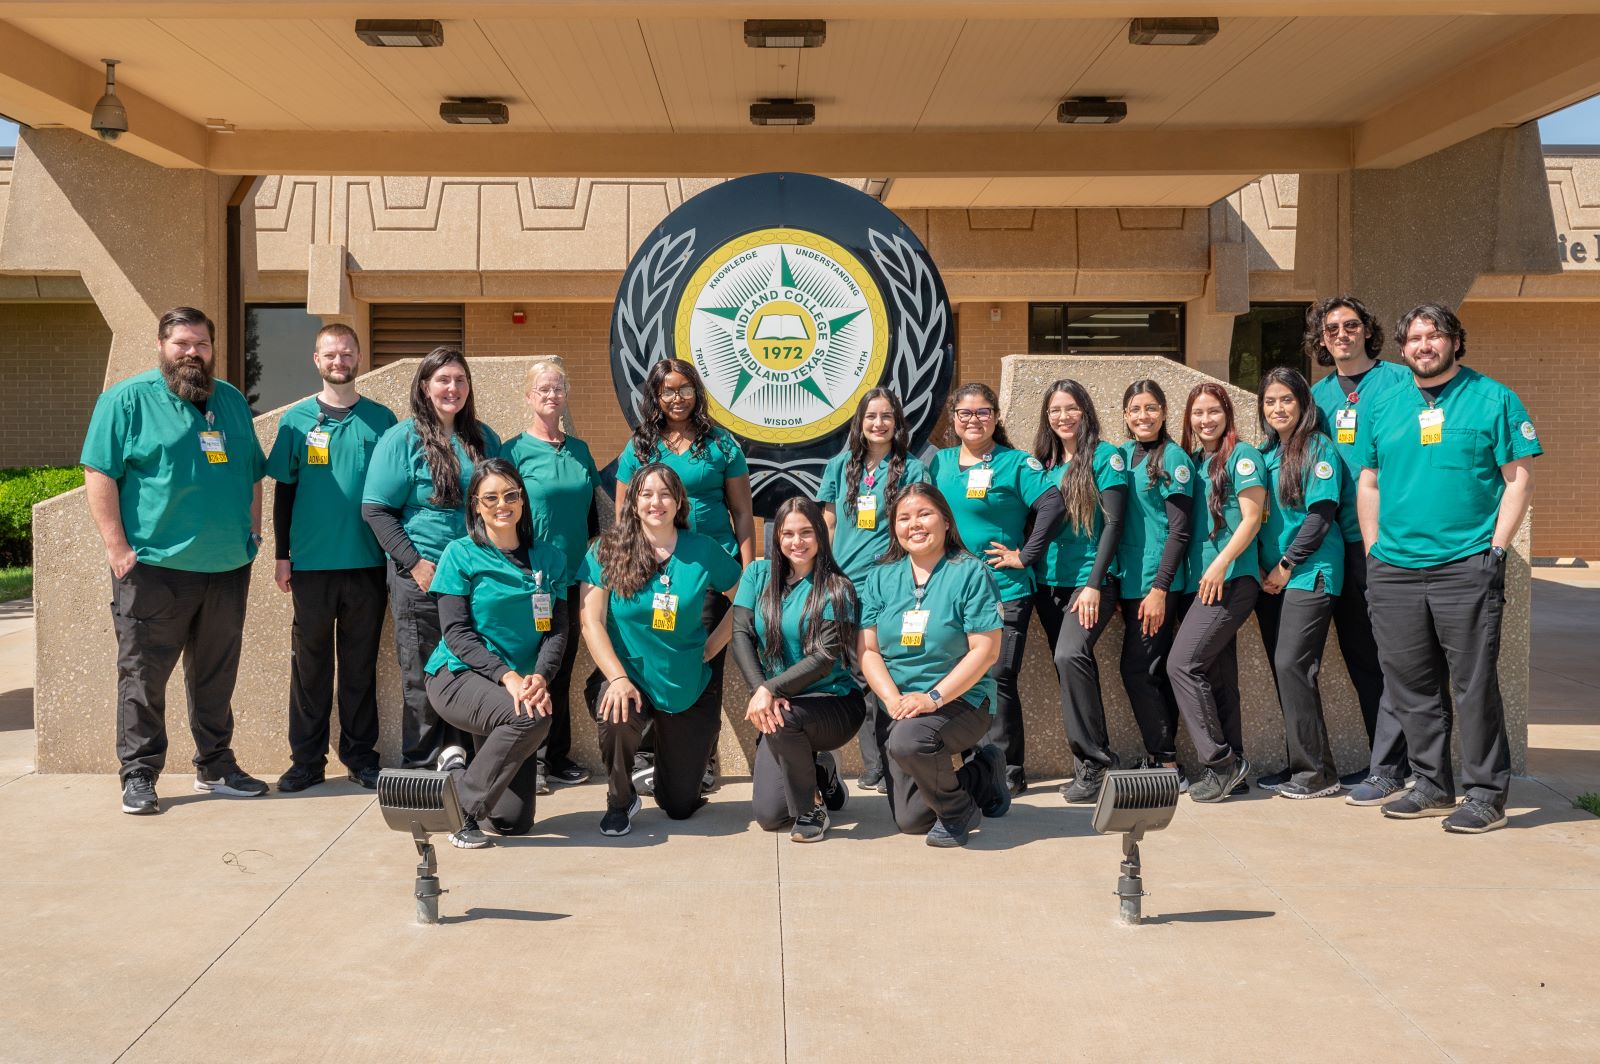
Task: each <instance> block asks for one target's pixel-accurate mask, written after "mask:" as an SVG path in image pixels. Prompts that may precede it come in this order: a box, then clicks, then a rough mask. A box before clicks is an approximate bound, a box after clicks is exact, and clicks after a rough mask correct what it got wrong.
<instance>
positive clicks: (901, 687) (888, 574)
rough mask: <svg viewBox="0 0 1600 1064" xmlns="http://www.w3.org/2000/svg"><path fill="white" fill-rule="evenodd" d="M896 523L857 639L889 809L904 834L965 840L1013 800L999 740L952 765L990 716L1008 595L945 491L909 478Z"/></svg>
mask: <svg viewBox="0 0 1600 1064" xmlns="http://www.w3.org/2000/svg"><path fill="white" fill-rule="evenodd" d="M889 523H890V528H891V529H892V530H893V539H892V540H891V542H890V544H889V549H888V551H887V552H885V554H884V557H883V563H882V564H880V565H878V566H876V567H875V568H874V569H873V570H872V575H871V576H869V577H868V578H867V586H866V588H865V589H864V590H863V591H862V594H861V639H860V656H861V671H862V673H863V674H864V675H865V676H866V678H867V683H868V684H870V685H871V687H872V691H873V693H874V694H876V695H877V696H878V698H879V699H880V700H881V701H882V703H883V710H882V711H881V712H879V714H878V721H877V728H878V748H879V749H880V750H882V751H883V754H884V763H885V765H886V767H887V768H888V774H889V806H890V808H891V809H892V810H893V811H894V819H895V823H896V824H897V825H898V826H899V828H900V830H901V831H903V832H905V833H906V834H908V835H911V834H921V833H923V832H926V833H927V841H928V845H929V846H964V845H966V842H967V833H968V832H969V831H971V830H972V828H973V827H974V826H975V825H976V824H977V823H978V820H979V819H980V817H982V816H989V817H997V816H1004V815H1005V814H1006V811H1007V810H1008V809H1009V808H1010V806H1011V792H1010V790H1009V788H1007V786H1006V766H1005V755H1004V754H1002V753H1001V752H1000V748H999V747H997V746H995V745H994V744H993V743H990V744H988V745H985V746H984V747H983V748H982V749H981V750H979V751H978V752H977V754H976V755H975V756H974V757H973V758H972V760H971V761H968V762H967V763H966V764H965V765H963V766H962V767H961V769H960V771H957V770H955V769H953V768H951V765H950V758H951V755H952V754H957V755H959V754H961V753H962V752H963V751H965V750H968V749H971V748H972V747H974V746H976V745H977V744H978V743H980V742H982V741H983V736H984V734H985V733H986V732H987V731H988V730H989V723H990V718H991V717H992V716H993V715H994V711H995V681H994V678H993V677H992V676H990V675H989V669H990V668H991V667H992V666H993V665H994V663H995V660H996V659H997V658H998V657H999V655H1000V630H1001V626H1002V616H1003V614H1002V610H1001V606H1000V592H999V590H998V589H997V588H996V587H995V582H994V577H993V576H991V575H990V573H989V567H988V566H986V565H985V564H984V563H983V562H981V561H979V560H978V559H977V558H975V557H973V556H972V555H971V554H969V553H967V550H966V548H965V547H964V546H963V545H962V542H961V537H960V535H959V534H958V533H957V532H956V529H955V521H954V519H953V518H952V517H951V515H950V504H949V503H947V502H945V499H944V496H943V495H942V494H940V493H939V490H938V489H937V488H935V487H933V486H932V485H930V484H912V485H909V486H908V487H907V488H906V489H905V491H903V492H901V494H900V496H899V497H898V498H897V499H896V500H895V501H894V503H893V505H892V507H891V509H890V513H889Z"/></svg>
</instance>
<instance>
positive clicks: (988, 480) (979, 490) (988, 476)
mask: <svg viewBox="0 0 1600 1064" xmlns="http://www.w3.org/2000/svg"><path fill="white" fill-rule="evenodd" d="M993 483H994V470H993V469H991V468H990V467H988V466H985V465H976V466H973V467H972V468H971V469H969V470H967V498H969V499H982V498H984V497H985V496H987V495H988V494H989V486H990V485H991V484H993Z"/></svg>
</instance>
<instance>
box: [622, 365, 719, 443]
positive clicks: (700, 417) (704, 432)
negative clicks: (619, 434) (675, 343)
mask: <svg viewBox="0 0 1600 1064" xmlns="http://www.w3.org/2000/svg"><path fill="white" fill-rule="evenodd" d="M670 373H681V374H682V375H683V376H685V377H687V378H688V379H689V384H690V385H691V386H692V387H693V388H694V406H693V407H692V408H691V409H690V411H689V425H690V427H691V428H692V429H693V430H694V442H693V443H691V444H690V445H689V453H690V454H692V455H695V456H697V457H698V456H702V455H704V454H705V453H706V449H707V448H708V447H709V446H710V445H711V440H712V438H713V437H714V436H715V435H716V431H717V424H716V422H714V421H712V420H711V410H710V408H709V407H708V406H707V405H706V384H705V381H703V380H701V379H700V374H699V373H698V372H696V370H695V368H694V367H693V366H691V365H690V364H689V363H687V362H685V361H684V360H683V359H681V358H664V359H662V360H661V361H660V362H657V363H656V364H655V365H653V366H651V367H650V372H649V373H648V374H647V375H646V376H645V379H644V384H642V385H640V387H639V405H638V410H639V427H638V428H636V429H634V430H633V436H632V438H631V439H630V440H629V445H630V446H631V447H632V448H633V453H634V456H635V457H637V458H638V459H639V461H641V462H650V461H653V460H654V459H655V454H656V444H658V443H660V442H661V437H662V436H663V434H665V433H666V431H667V415H666V412H665V411H664V410H662V409H661V385H662V383H663V382H664V381H666V379H667V375H668V374H670Z"/></svg>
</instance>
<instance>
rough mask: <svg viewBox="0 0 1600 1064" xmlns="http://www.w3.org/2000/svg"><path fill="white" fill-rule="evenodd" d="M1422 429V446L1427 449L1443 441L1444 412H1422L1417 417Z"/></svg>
mask: <svg viewBox="0 0 1600 1064" xmlns="http://www.w3.org/2000/svg"><path fill="white" fill-rule="evenodd" d="M1417 424H1418V425H1420V426H1421V428H1422V446H1424V447H1428V446H1431V445H1432V444H1435V443H1441V442H1443V441H1444V411H1443V410H1439V409H1437V408H1435V409H1432V410H1424V411H1422V412H1421V413H1419V414H1418V415H1417Z"/></svg>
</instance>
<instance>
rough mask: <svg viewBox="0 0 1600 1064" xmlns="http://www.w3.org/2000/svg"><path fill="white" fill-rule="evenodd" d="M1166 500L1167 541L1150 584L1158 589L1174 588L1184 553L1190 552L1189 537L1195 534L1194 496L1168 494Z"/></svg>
mask: <svg viewBox="0 0 1600 1064" xmlns="http://www.w3.org/2000/svg"><path fill="white" fill-rule="evenodd" d="M1166 502H1167V542H1166V545H1165V546H1163V547H1162V548H1161V565H1160V566H1159V567H1158V568H1157V569H1156V578H1155V580H1154V581H1153V582H1152V583H1151V585H1150V586H1151V588H1152V589H1153V590H1156V591H1170V590H1171V589H1172V581H1173V579H1174V578H1176V577H1177V575H1178V566H1179V565H1181V564H1183V558H1184V555H1186V554H1188V553H1189V538H1190V536H1192V535H1193V532H1192V531H1191V528H1192V527H1193V525H1192V519H1193V516H1194V515H1193V512H1192V508H1193V506H1194V496H1193V495H1184V494H1178V495H1168V496H1167V500H1166Z"/></svg>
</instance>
